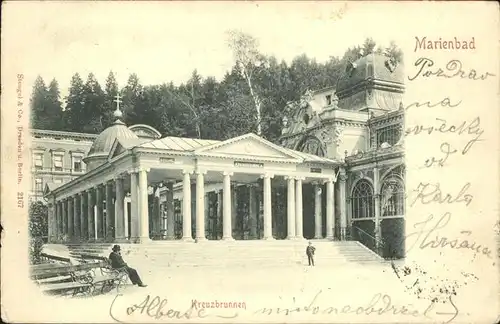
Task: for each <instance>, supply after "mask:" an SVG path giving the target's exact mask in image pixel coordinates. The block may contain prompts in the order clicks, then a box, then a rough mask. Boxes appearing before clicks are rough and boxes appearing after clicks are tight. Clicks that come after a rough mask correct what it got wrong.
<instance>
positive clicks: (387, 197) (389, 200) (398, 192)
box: [380, 175, 405, 217]
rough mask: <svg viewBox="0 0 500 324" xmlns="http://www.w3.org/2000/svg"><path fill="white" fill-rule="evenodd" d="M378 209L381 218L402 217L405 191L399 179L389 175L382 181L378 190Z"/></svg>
mask: <svg viewBox="0 0 500 324" xmlns="http://www.w3.org/2000/svg"><path fill="white" fill-rule="evenodd" d="M380 208H381V211H382V213H381V214H382V217H387V216H404V214H405V189H404V185H403V182H402V180H401V179H400V178H399V177H397V176H391V175H389V176H388V177H387V178H386V179H385V180H384V182H383V184H382V189H381V190H380Z"/></svg>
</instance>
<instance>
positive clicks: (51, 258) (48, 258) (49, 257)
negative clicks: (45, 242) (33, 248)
mask: <svg viewBox="0 0 500 324" xmlns="http://www.w3.org/2000/svg"><path fill="white" fill-rule="evenodd" d="M40 256H41V257H42V260H43V261H45V262H50V263H67V264H69V263H71V260H70V259H69V258H66V257H61V256H58V255H53V254H48V253H41V254H40Z"/></svg>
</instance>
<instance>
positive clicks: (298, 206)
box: [295, 177, 305, 240]
mask: <svg viewBox="0 0 500 324" xmlns="http://www.w3.org/2000/svg"><path fill="white" fill-rule="evenodd" d="M304 179H305V178H303V177H297V178H296V180H295V226H296V228H295V234H296V237H297V239H299V240H303V239H304V234H303V232H304V226H303V217H304V212H303V208H302V181H303V180H304Z"/></svg>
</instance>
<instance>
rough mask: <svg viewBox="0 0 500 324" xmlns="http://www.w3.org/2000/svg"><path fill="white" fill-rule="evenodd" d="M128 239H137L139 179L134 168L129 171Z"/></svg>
mask: <svg viewBox="0 0 500 324" xmlns="http://www.w3.org/2000/svg"><path fill="white" fill-rule="evenodd" d="M129 217H130V241H131V242H135V241H136V240H138V239H139V179H138V173H137V171H136V170H133V171H131V172H130V215H129Z"/></svg>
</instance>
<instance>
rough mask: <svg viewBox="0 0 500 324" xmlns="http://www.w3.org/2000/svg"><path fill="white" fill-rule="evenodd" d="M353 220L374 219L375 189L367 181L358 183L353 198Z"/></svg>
mask: <svg viewBox="0 0 500 324" xmlns="http://www.w3.org/2000/svg"><path fill="white" fill-rule="evenodd" d="M351 208H352V218H353V219H355V218H373V217H375V212H374V208H373V187H372V185H371V184H370V183H369V182H368V181H366V180H360V181H358V183H356V186H355V187H354V190H353V191H352V197H351Z"/></svg>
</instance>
